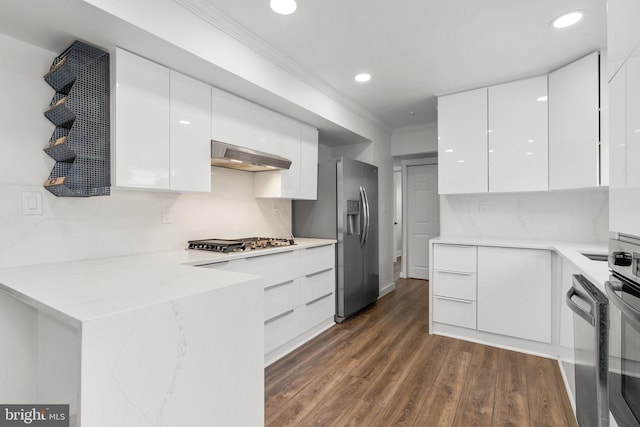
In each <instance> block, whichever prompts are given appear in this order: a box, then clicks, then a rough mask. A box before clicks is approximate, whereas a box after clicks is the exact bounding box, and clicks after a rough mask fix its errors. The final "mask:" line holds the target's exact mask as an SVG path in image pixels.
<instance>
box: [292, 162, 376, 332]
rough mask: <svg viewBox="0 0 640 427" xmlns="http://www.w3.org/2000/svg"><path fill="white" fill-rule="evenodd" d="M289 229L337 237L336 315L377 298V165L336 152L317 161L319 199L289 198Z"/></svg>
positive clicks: (340, 316)
mask: <svg viewBox="0 0 640 427" xmlns="http://www.w3.org/2000/svg"><path fill="white" fill-rule="evenodd" d="M292 209H293V212H292V215H293V234H294V236H297V237H315V238H326V239H336V240H337V241H338V244H337V248H336V316H335V320H336V322H338V323H341V322H342V321H344V320H345V319H346V318H348V317H349V316H351V315H353V314H355V313H357V312H358V311H360V310H361V309H362V308H364V307H366V306H368V305H369V304H372V303H373V302H375V301H376V299H378V288H379V273H378V168H377V167H375V166H373V165H370V164H367V163H363V162H360V161H357V160H351V159H345V158H340V159H337V160H333V161H330V162H326V163H320V164H319V165H318V199H317V200H295V201H293V207H292Z"/></svg>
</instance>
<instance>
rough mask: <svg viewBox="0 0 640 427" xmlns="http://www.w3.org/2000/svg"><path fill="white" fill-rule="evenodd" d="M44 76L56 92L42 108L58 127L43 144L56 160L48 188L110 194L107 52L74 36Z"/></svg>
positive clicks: (58, 192) (76, 193)
mask: <svg viewBox="0 0 640 427" xmlns="http://www.w3.org/2000/svg"><path fill="white" fill-rule="evenodd" d="M44 79H45V81H46V82H47V83H48V84H49V85H50V86H51V87H52V88H53V89H54V90H55V91H56V93H55V94H54V96H53V98H52V100H51V102H50V104H49V108H48V109H47V110H46V111H45V112H44V115H45V117H46V118H47V119H48V120H49V121H50V122H51V123H53V124H54V125H55V126H56V128H55V130H54V131H53V134H52V135H51V138H50V139H49V143H48V144H47V145H46V146H45V147H44V151H45V153H47V154H48V155H49V156H50V157H51V158H53V159H54V160H56V164H55V165H54V168H53V170H52V171H51V174H50V175H49V178H48V179H47V181H46V182H45V184H44V186H45V188H46V189H47V190H48V191H50V192H51V193H52V194H54V195H56V196H65V197H90V196H108V195H109V194H110V186H111V172H110V158H109V157H110V154H109V153H110V150H109V147H110V118H109V108H110V103H109V90H110V87H109V54H108V53H107V52H105V51H103V50H101V49H98V48H96V47H93V46H90V45H88V44H86V43H83V42H80V41H76V42H74V43H73V44H72V45H71V46H69V47H68V48H67V49H66V50H65V51H64V52H62V53H61V54H60V55H59V56H58V57H57V58H55V59H54V61H53V64H51V68H50V70H49V72H48V73H47V74H45V76H44Z"/></svg>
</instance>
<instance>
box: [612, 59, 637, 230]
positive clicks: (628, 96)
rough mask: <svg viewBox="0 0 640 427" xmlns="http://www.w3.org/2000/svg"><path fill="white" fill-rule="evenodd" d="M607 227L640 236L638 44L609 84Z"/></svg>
mask: <svg viewBox="0 0 640 427" xmlns="http://www.w3.org/2000/svg"><path fill="white" fill-rule="evenodd" d="M609 92H610V96H611V98H610V101H611V103H610V108H611V110H610V120H611V121H610V123H611V129H610V136H611V141H610V147H611V159H610V162H611V163H610V174H611V182H610V185H609V229H610V230H611V231H615V232H620V233H625V234H631V235H636V236H640V225H639V223H638V220H637V212H639V211H640V171H638V167H637V165H638V162H640V119H639V118H638V115H639V114H640V47H639V48H637V49H636V50H635V51H634V54H633V55H632V56H631V57H630V58H629V59H628V60H627V61H626V62H625V63H624V65H623V66H622V68H621V69H620V70H619V71H618V73H617V74H616V75H615V77H614V78H613V79H612V80H611V82H610V84H609Z"/></svg>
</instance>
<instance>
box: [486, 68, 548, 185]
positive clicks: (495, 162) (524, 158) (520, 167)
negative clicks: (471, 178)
mask: <svg viewBox="0 0 640 427" xmlns="http://www.w3.org/2000/svg"><path fill="white" fill-rule="evenodd" d="M488 97H489V131H488V132H489V192H514V191H544V190H548V188H549V179H548V143H547V141H548V134H547V129H548V126H547V76H542V77H535V78H532V79H527V80H519V81H516V82H512V83H506V84H502V85H497V86H492V87H490V88H489V93H488Z"/></svg>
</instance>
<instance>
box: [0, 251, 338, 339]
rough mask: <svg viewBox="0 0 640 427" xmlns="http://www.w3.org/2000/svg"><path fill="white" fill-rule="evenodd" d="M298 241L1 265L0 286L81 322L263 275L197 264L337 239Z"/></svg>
mask: <svg viewBox="0 0 640 427" xmlns="http://www.w3.org/2000/svg"><path fill="white" fill-rule="evenodd" d="M295 241H296V245H295V246H286V247H281V248H273V249H262V250H257V251H250V252H239V253H232V254H221V253H212V252H206V251H196V250H179V251H172V252H162V253H155V254H145V255H130V256H120V257H110V258H100V259H92V260H82V261H70V262H61V263H52V264H38V265H31V266H23V267H15V268H4V269H0V291H2V292H5V293H7V294H9V295H12V296H13V297H15V298H17V299H19V300H20V301H22V302H24V303H26V304H28V305H30V306H32V307H34V308H36V309H37V310H40V311H43V312H46V313H47V314H49V315H52V316H54V317H56V318H58V319H59V320H61V321H64V322H66V323H69V324H71V325H72V326H75V327H79V326H80V325H81V323H82V322H86V321H89V320H92V319H97V318H101V317H104V316H110V315H113V314H117V313H120V312H124V311H128V310H134V309H137V308H142V307H146V306H150V305H153V304H157V303H161V302H166V301H170V300H174V299H179V298H184V297H187V296H191V295H196V294H199V293H203V292H209V291H213V290H215V289H219V288H223V287H226V286H233V285H235V284H239V283H245V282H247V281H252V280H256V279H258V278H259V277H258V276H254V275H250V274H244V273H236V272H230V271H222V270H217V269H209V268H197V267H194V266H197V265H206V264H211V263H215V262H221V261H225V260H231V259H237V258H245V257H250V256H256V255H263V254H268V253H278V252H284V251H290V250H292V249H293V250H299V249H304V248H309V247H314V246H323V245H327V244H333V243H335V240H325V239H295Z"/></svg>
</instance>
